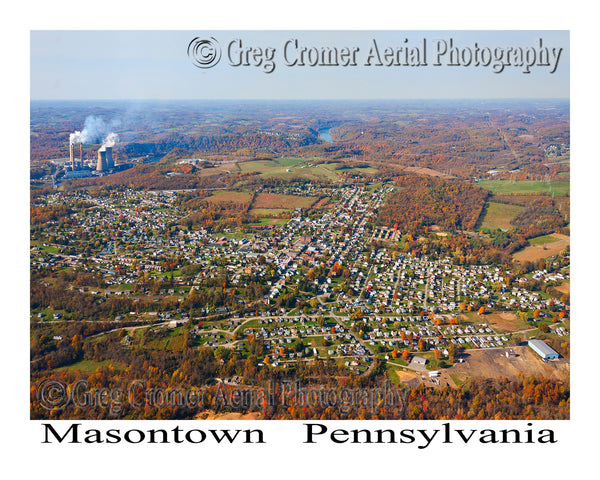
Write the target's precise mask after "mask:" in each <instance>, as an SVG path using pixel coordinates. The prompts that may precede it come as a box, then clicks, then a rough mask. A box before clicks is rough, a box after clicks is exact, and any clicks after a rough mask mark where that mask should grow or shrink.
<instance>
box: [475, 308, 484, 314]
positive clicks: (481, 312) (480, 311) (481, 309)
mask: <svg viewBox="0 0 600 480" xmlns="http://www.w3.org/2000/svg"><path fill="white" fill-rule="evenodd" d="M477 313H478V314H479V315H483V314H484V313H485V307H483V306H482V307H479V310H477Z"/></svg>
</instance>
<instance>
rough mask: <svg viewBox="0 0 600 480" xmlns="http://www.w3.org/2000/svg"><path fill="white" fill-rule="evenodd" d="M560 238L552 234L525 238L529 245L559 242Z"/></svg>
mask: <svg viewBox="0 0 600 480" xmlns="http://www.w3.org/2000/svg"><path fill="white" fill-rule="evenodd" d="M559 241H560V238H556V237H553V236H552V235H542V236H541V237H535V238H530V239H529V240H527V242H528V243H529V245H544V244H545V243H553V242H559Z"/></svg>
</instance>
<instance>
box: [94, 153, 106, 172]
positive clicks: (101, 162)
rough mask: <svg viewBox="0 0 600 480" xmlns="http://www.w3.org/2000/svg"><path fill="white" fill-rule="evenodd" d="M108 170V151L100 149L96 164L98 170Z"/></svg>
mask: <svg viewBox="0 0 600 480" xmlns="http://www.w3.org/2000/svg"><path fill="white" fill-rule="evenodd" d="M106 170H108V167H107V165H106V151H105V150H98V163H97V164H96V171H97V172H105V171H106Z"/></svg>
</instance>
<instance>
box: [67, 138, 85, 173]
mask: <svg viewBox="0 0 600 480" xmlns="http://www.w3.org/2000/svg"><path fill="white" fill-rule="evenodd" d="M69 159H70V162H69V164H70V166H71V170H73V171H75V170H80V169H82V168H83V151H82V147H81V143H80V144H79V163H76V160H75V158H74V155H73V143H69Z"/></svg>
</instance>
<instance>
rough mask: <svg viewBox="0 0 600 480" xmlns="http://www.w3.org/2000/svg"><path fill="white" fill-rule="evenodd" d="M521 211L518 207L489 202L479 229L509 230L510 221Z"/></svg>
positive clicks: (510, 226) (510, 227)
mask: <svg viewBox="0 0 600 480" xmlns="http://www.w3.org/2000/svg"><path fill="white" fill-rule="evenodd" d="M522 209H523V207H521V206H519V205H510V204H506V203H497V202H489V203H488V205H487V207H486V212H485V216H484V217H483V220H482V221H481V225H480V228H489V229H492V230H496V229H498V228H501V229H502V230H511V229H512V228H513V226H512V225H511V224H510V221H511V220H512V219H513V218H514V217H515V216H516V215H517V214H518V213H519V212H520V211H521V210H522Z"/></svg>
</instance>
